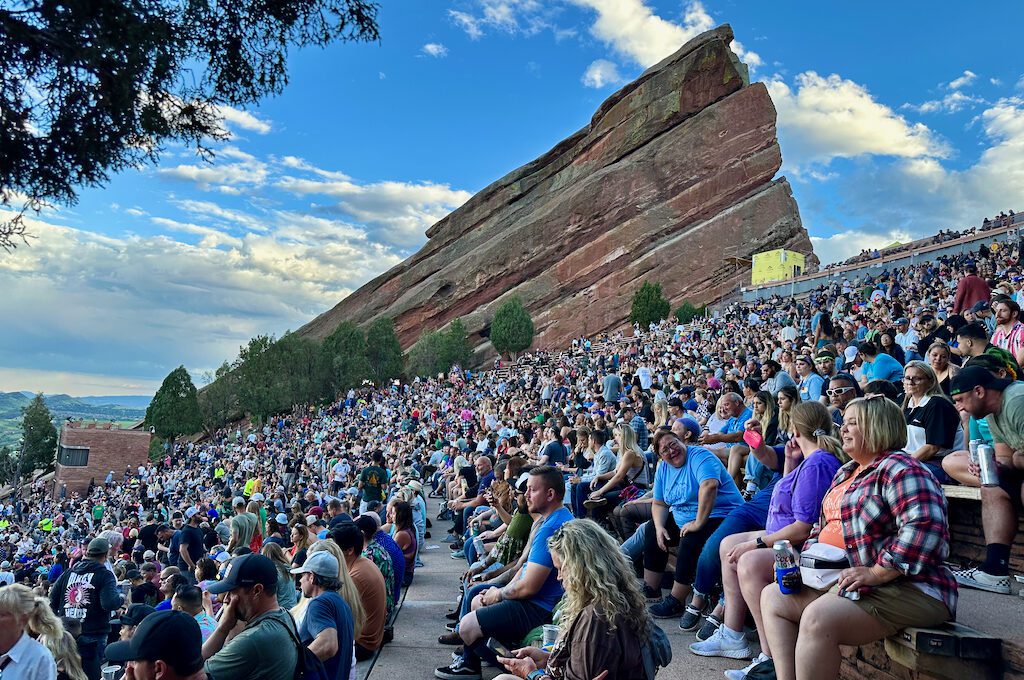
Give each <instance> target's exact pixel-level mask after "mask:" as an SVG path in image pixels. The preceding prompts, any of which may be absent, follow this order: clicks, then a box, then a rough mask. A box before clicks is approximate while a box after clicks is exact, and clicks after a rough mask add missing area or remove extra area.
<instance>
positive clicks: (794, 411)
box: [789, 401, 850, 463]
mask: <svg viewBox="0 0 1024 680" xmlns="http://www.w3.org/2000/svg"><path fill="white" fill-rule="evenodd" d="M789 418H790V427H791V429H792V431H793V432H799V433H800V436H801V437H804V438H806V439H811V440H814V443H815V446H817V447H818V448H819V449H821V450H822V451H828V452H829V453H831V454H832V455H833V456H835V457H836V458H838V459H839V461H840V462H841V463H847V462H849V460H850V457H849V456H848V455H847V454H846V452H845V451H843V443H842V442H840V441H839V437H837V436H836V434H837V433H836V424H835V423H834V422H832V416H831V415H830V414H829V412H828V408H826V407H825V405H824V404H822V403H821V402H820V401H802V402H800V403H799V404H794V405H793V408H791V409H790V410H789Z"/></svg>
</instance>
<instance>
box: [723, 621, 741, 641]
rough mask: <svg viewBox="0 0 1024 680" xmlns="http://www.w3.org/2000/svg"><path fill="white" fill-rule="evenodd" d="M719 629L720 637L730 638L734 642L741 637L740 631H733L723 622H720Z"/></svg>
mask: <svg viewBox="0 0 1024 680" xmlns="http://www.w3.org/2000/svg"><path fill="white" fill-rule="evenodd" d="M719 630H721V631H722V637H724V638H725V639H726V640H732V641H734V642H735V641H738V640H742V639H743V632H742V631H735V630H733V629H732V628H730V627H729V626H727V625H725V624H724V623H723V624H722V627H721V628H720V629H719Z"/></svg>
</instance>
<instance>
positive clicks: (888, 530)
mask: <svg viewBox="0 0 1024 680" xmlns="http://www.w3.org/2000/svg"><path fill="white" fill-rule="evenodd" d="M841 440H842V443H843V450H844V451H845V452H846V453H847V455H849V456H850V458H852V460H851V461H850V462H849V463H847V464H846V465H844V466H843V467H842V468H841V469H840V470H839V473H838V474H837V475H836V478H835V481H834V483H833V485H832V488H831V489H829V491H828V493H827V494H825V498H824V500H823V501H822V515H821V519H820V520H819V521H818V524H816V525H815V526H814V529H813V530H812V531H811V536H810V538H809V539H808V542H809V543H810V542H814V541H820V542H822V543H827V544H829V545H833V546H836V547H839V548H842V549H844V550H846V551H847V556H848V557H849V559H850V564H851V566H850V567H849V568H847V569H844V570H842V572H841V573H840V575H839V581H838V582H837V583H836V584H835V585H834V586H832V587H831V588H830V589H829V590H828V591H819V590H813V589H811V588H803V589H802V590H801V592H798V593H794V594H788V595H787V594H783V593H782V592H781V591H780V590H779V587H778V586H776V585H774V584H769V585H767V586H765V588H764V590H763V591H762V592H761V611H762V617H763V619H764V634H765V637H766V639H767V642H768V644H769V646H770V650H771V656H772V659H773V661H774V666H775V672H776V675H777V677H778V678H779V680H794V679H795V678H801V679H810V678H815V679H816V680H818V679H822V678H835V677H837V676H838V674H839V664H840V661H841V660H842V657H841V655H840V651H839V646H840V645H852V646H860V645H865V644H868V643H869V642H874V641H876V640H880V639H882V638H885V637H888V636H890V635H893V634H895V633H896V632H897V631H898V630H900V629H902V628H906V627H907V626H922V627H927V626H935V625H938V624H940V623H943V622H945V621H949V620H950V619H952V618H953V616H954V614H955V612H956V599H957V590H956V581H954V580H953V576H952V574H950V572H949V570H948V569H947V568H946V567H945V566H943V561H944V560H945V559H946V558H947V557H948V555H949V522H948V519H947V516H946V500H945V497H944V496H943V494H942V488H941V487H940V486H939V484H938V482H937V481H936V480H935V477H934V476H933V475H932V474H931V473H929V472H928V471H927V468H925V467H924V466H923V465H921V463H919V462H918V461H917V460H916V459H914V458H913V457H912V456H909V455H907V454H906V453H903V452H902V451H901V449H902V448H903V447H904V446H906V443H907V427H906V420H905V419H904V417H903V412H902V411H901V410H900V408H899V406H898V405H896V404H895V403H893V402H892V401H890V400H889V399H886V398H883V397H881V396H877V397H864V398H861V399H855V400H854V401H852V402H850V405H849V406H848V407H847V409H846V414H845V421H844V423H843V427H842V430H841ZM848 546H853V548H849V547H848ZM805 548H806V544H805ZM853 592H856V593H858V595H859V599H857V600H850V599H848V598H847V597H845V595H846V594H847V593H853Z"/></svg>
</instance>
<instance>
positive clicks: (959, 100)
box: [900, 90, 985, 113]
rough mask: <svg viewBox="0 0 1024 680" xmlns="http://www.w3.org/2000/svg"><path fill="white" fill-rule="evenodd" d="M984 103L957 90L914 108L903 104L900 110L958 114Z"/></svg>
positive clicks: (979, 98)
mask: <svg viewBox="0 0 1024 680" xmlns="http://www.w3.org/2000/svg"><path fill="white" fill-rule="evenodd" d="M984 103H985V100H984V99H982V98H981V97H975V96H973V95H969V94H964V93H963V92H960V91H959V90H954V91H952V92H950V93H949V94H947V95H946V96H944V97H943V98H942V99H932V100H929V101H926V102H924V103H922V104H918V105H916V106H915V105H913V104H904V105H903V106H901V107H900V108H907V109H911V110H913V111H917V112H918V113H958V112H960V111H963V110H964V109H966V108H967V107H973V106H975V105H977V104H984Z"/></svg>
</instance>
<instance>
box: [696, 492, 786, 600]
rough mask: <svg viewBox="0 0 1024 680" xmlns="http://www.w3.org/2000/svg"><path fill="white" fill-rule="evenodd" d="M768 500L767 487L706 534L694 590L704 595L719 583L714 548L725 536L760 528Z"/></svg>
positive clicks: (719, 565)
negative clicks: (711, 532) (709, 533)
mask: <svg viewBox="0 0 1024 680" xmlns="http://www.w3.org/2000/svg"><path fill="white" fill-rule="evenodd" d="M772 488H774V487H772ZM771 500H772V489H771V488H768V489H765V490H763V491H759V492H757V494H755V495H754V497H753V498H751V499H750V500H749V501H748V502H746V503H744V504H743V505H741V506H740V507H738V508H736V509H735V510H733V511H732V512H730V513H729V514H728V515H727V516H726V518H725V519H724V520H722V523H721V524H720V525H718V528H717V529H716V530H715V533H713V534H711V536H709V537H708V540H707V543H705V544H704V548H703V549H702V550H701V551H700V557H699V558H698V559H697V575H696V577H695V578H694V581H693V589H694V590H695V591H697V592H698V593H701V594H703V595H707V594H708V593H710V592H712V591H713V590H716V589H717V588H718V587H719V586H720V585H721V583H722V558H721V556H720V555H719V554H718V550H719V548H720V547H721V546H722V541H723V540H724V539H725V537H726V536H732V535H733V534H740V533H743V532H744V531H756V530H758V529H764V524H765V522H766V521H767V519H768V505H769V504H770V503H771Z"/></svg>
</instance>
